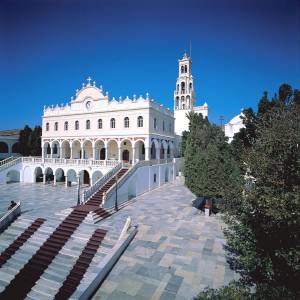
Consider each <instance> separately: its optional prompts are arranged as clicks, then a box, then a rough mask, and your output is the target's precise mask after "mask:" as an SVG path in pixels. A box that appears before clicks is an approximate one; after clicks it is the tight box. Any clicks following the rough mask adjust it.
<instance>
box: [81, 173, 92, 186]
mask: <svg viewBox="0 0 300 300" xmlns="http://www.w3.org/2000/svg"><path fill="white" fill-rule="evenodd" d="M79 174H80V184H88V185H89V184H90V174H89V172H88V171H87V170H82V171H80V173H79Z"/></svg>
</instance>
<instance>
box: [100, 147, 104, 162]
mask: <svg viewBox="0 0 300 300" xmlns="http://www.w3.org/2000/svg"><path fill="white" fill-rule="evenodd" d="M100 159H101V160H105V148H102V149H101V150H100Z"/></svg>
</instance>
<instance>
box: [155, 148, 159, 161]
mask: <svg viewBox="0 0 300 300" xmlns="http://www.w3.org/2000/svg"><path fill="white" fill-rule="evenodd" d="M155 152H156V159H160V147H159V146H158V147H157V148H155Z"/></svg>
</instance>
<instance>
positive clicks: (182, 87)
mask: <svg viewBox="0 0 300 300" xmlns="http://www.w3.org/2000/svg"><path fill="white" fill-rule="evenodd" d="M181 93H183V94H184V93H185V83H184V82H181Z"/></svg>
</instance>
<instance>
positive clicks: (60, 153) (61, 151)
mask: <svg viewBox="0 0 300 300" xmlns="http://www.w3.org/2000/svg"><path fill="white" fill-rule="evenodd" d="M59 157H60V158H63V148H62V146H59Z"/></svg>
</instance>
